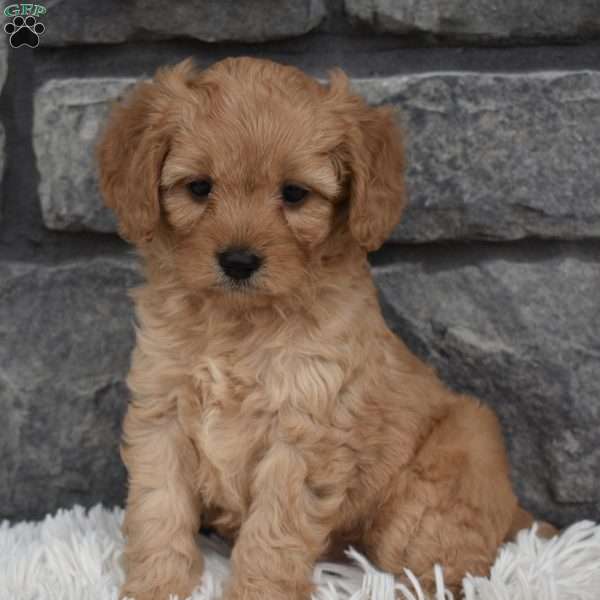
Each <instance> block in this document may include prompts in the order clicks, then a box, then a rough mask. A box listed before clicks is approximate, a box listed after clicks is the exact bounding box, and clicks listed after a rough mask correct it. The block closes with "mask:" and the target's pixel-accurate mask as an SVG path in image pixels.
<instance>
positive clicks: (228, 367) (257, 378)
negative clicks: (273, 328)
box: [178, 344, 344, 527]
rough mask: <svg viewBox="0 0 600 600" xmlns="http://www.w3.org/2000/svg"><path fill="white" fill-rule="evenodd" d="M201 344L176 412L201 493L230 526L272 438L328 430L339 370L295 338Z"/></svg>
mask: <svg viewBox="0 0 600 600" xmlns="http://www.w3.org/2000/svg"><path fill="white" fill-rule="evenodd" d="M207 350H208V351H207V352H206V353H205V354H203V355H202V357H201V358H199V359H198V360H197V361H196V363H195V364H194V365H193V366H192V367H191V370H190V374H189V385H188V386H187V389H188V393H186V394H184V395H182V396H181V397H180V398H179V399H178V414H179V418H180V421H181V424H182V426H183V427H184V429H185V430H186V432H187V434H188V435H189V437H190V438H191V439H192V440H193V442H194V445H195V446H196V448H197V450H198V453H199V455H200V457H201V463H202V468H201V469H200V472H199V474H198V482H197V485H198V487H199V491H200V493H201V495H202V497H203V498H204V500H205V502H206V503H207V504H208V505H209V506H214V507H218V508H220V509H222V510H224V514H223V515H222V516H221V519H222V520H228V521H232V522H231V523H223V525H230V526H231V527H235V523H234V522H233V521H236V520H237V519H238V518H239V519H242V518H243V516H244V515H245V514H246V512H247V511H248V508H249V506H250V503H251V499H252V496H253V493H254V490H253V488H252V485H253V481H254V477H253V475H254V472H255V470H256V466H257V465H258V463H259V462H260V460H261V458H262V457H263V456H264V455H265V454H266V453H267V452H268V450H269V448H271V446H272V445H273V444H274V443H275V442H276V441H286V442H289V443H291V444H294V445H296V446H299V445H302V446H305V447H307V448H310V447H315V448H316V447H323V445H324V444H326V443H327V440H328V439H329V438H331V437H332V435H334V432H333V430H332V426H333V427H334V426H335V424H334V423H333V422H332V419H333V414H334V405H335V403H336V398H337V397H338V396H339V394H340V392H341V390H342V389H343V385H344V372H343V370H342V368H341V367H340V366H339V365H338V364H337V363H336V361H335V360H333V359H331V358H326V357H324V356H322V355H319V353H317V352H313V353H309V352H305V350H306V349H305V348H303V346H302V344H296V346H295V348H289V347H288V348H282V347H279V346H277V345H270V346H269V345H267V347H263V348H261V349H260V350H257V349H253V350H252V351H250V349H249V348H238V349H237V350H234V349H228V350H227V351H225V352H220V353H218V352H216V351H215V349H213V351H212V352H211V351H210V350H211V349H210V348H207ZM309 454H310V453H309ZM315 458H316V457H315Z"/></svg>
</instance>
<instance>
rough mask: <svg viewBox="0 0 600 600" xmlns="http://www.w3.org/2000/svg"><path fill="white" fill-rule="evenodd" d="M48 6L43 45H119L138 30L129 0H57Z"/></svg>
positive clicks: (42, 19) (41, 40) (41, 42)
mask: <svg viewBox="0 0 600 600" xmlns="http://www.w3.org/2000/svg"><path fill="white" fill-rule="evenodd" d="M46 8H47V9H48V12H47V13H46V14H45V15H43V16H42V17H41V18H40V20H41V21H42V22H43V23H44V26H45V27H46V31H45V32H44V34H43V35H42V36H41V37H40V45H41V46H66V45H68V44H118V43H120V42H125V41H127V40H128V39H130V38H131V36H132V35H133V33H134V31H135V26H134V18H133V17H134V15H133V6H132V3H131V2H130V1H129V0H128V1H127V2H123V1H122V0H102V2H98V1H97V0H54V1H53V2H52V4H47V5H46Z"/></svg>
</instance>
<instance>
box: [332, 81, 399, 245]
mask: <svg viewBox="0 0 600 600" xmlns="http://www.w3.org/2000/svg"><path fill="white" fill-rule="evenodd" d="M330 92H331V93H332V95H333V96H334V98H337V100H336V102H337V106H338V109H340V110H341V111H342V113H343V114H342V115H341V116H342V120H343V121H345V122H346V125H345V131H344V133H343V137H344V139H345V143H344V144H343V145H344V152H343V153H344V155H345V161H344V162H346V163H347V164H346V165H345V169H344V170H345V171H346V177H347V178H348V180H349V181H348V183H349V196H350V212H349V223H348V224H349V227H350V232H351V233H352V236H353V237H354V238H355V239H356V241H357V242H358V243H359V244H360V245H361V246H362V247H363V248H364V249H365V250H367V251H372V250H377V249H378V248H379V247H380V246H381V245H382V244H383V243H384V242H385V240H386V239H387V238H388V237H389V236H390V234H391V233H392V230H393V229H394V227H395V226H396V225H397V224H398V222H399V221H400V216H401V214H402V211H403V210H404V207H405V205H406V189H405V183H404V172H405V156H404V145H403V142H402V135H401V132H400V129H399V128H398V126H397V125H396V122H395V120H394V116H393V108H392V107H391V106H384V107H379V108H372V107H370V106H368V105H367V104H366V102H365V101H364V100H363V99H362V98H361V97H360V96H358V95H355V94H352V93H351V92H350V91H349V89H348V79H347V77H346V76H345V75H344V74H343V73H342V72H341V71H335V72H333V73H332V74H331V83H330ZM338 114H339V113H338Z"/></svg>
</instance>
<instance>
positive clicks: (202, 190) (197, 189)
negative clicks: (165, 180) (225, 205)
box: [188, 179, 212, 199]
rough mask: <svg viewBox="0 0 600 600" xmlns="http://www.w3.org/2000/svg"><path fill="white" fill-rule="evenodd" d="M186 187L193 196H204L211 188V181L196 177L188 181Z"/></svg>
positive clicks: (200, 197)
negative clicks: (196, 178) (195, 179)
mask: <svg viewBox="0 0 600 600" xmlns="http://www.w3.org/2000/svg"><path fill="white" fill-rule="evenodd" d="M188 189H189V190H190V192H191V194H192V196H194V197H195V198H199V199H202V198H206V197H207V196H208V195H209V194H210V190H212V182H211V181H210V180H209V179H198V180H197V181H192V182H190V183H188Z"/></svg>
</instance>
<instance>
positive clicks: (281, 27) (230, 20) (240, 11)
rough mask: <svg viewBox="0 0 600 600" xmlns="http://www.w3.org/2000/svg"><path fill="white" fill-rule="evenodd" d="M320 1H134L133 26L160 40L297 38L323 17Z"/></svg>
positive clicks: (256, 40) (253, 40)
mask: <svg viewBox="0 0 600 600" xmlns="http://www.w3.org/2000/svg"><path fill="white" fill-rule="evenodd" d="M325 15H326V11H325V6H324V5H323V1H322V0H284V1H283V2H282V1H281V0H260V1H259V2H256V0H226V1H221V2H195V1H194V0H183V1H182V2H172V3H170V4H169V3H166V2H163V1H160V0H136V2H135V19H136V25H137V27H139V28H140V29H144V30H147V31H150V32H153V33H155V34H158V35H160V36H162V37H191V38H196V39H199V40H203V41H206V42H220V41H226V40H236V41H243V42H263V41H266V40H273V39H279V38H285V37H291V36H298V35H302V34H304V33H307V32H308V31H310V30H311V29H314V28H315V27H316V26H317V25H318V24H319V23H320V22H321V21H322V20H323V18H324V17H325Z"/></svg>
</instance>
